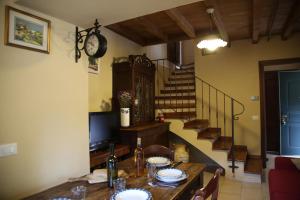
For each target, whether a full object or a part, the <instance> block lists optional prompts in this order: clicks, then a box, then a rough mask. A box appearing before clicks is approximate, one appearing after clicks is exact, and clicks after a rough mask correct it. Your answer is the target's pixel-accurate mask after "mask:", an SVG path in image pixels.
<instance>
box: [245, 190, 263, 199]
mask: <svg viewBox="0 0 300 200" xmlns="http://www.w3.org/2000/svg"><path fill="white" fill-rule="evenodd" d="M241 197H242V200H250V199H252V200H263V199H264V195H263V193H262V188H255V187H252V188H243V189H242V195H241Z"/></svg>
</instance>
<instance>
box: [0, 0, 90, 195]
mask: <svg viewBox="0 0 300 200" xmlns="http://www.w3.org/2000/svg"><path fill="white" fill-rule="evenodd" d="M6 3H7V1H0V27H1V28H0V94H1V98H0V110H1V112H0V144H6V143H12V142H16V143H17V144H18V154H17V155H15V156H9V157H0V199H19V198H21V197H24V196H27V195H30V194H32V193H35V192H39V191H41V190H44V189H46V188H49V187H51V186H54V185H57V184H59V183H62V182H65V181H66V180H67V178H69V177H76V176H81V175H84V174H87V173H88V172H89V138H88V73H87V62H86V61H84V59H81V60H80V61H79V63H78V64H76V63H75V61H74V58H73V55H74V30H75V27H74V25H72V24H69V23H66V22H64V21H61V20H58V19H55V18H53V17H50V16H46V15H43V14H41V13H37V12H34V11H31V10H28V9H25V8H22V7H19V6H17V5H14V4H12V6H13V7H15V8H19V9H22V10H25V11H28V12H30V13H32V14H36V15H38V16H40V17H44V18H46V19H49V20H51V22H52V27H51V52H50V54H49V55H48V54H43V53H38V52H34V51H30V50H24V49H20V48H16V47H10V46H6V45H4V34H3V27H4V13H5V12H4V5H5V4H6Z"/></svg>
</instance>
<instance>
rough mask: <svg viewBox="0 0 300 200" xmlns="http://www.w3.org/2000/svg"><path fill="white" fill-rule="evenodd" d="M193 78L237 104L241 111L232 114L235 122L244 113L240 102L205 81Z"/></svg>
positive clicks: (243, 107) (243, 106)
mask: <svg viewBox="0 0 300 200" xmlns="http://www.w3.org/2000/svg"><path fill="white" fill-rule="evenodd" d="M195 78H196V79H198V80H200V81H201V82H203V83H205V84H206V85H207V86H209V87H211V88H213V89H215V90H216V91H218V92H219V93H221V94H223V95H224V96H226V97H228V98H230V99H232V100H233V101H234V102H236V103H237V104H239V105H240V106H241V107H242V110H241V111H240V112H239V113H236V114H234V117H235V120H238V119H239V118H238V116H239V115H242V114H243V113H244V112H245V105H244V104H243V103H241V102H240V101H238V100H237V99H235V98H233V97H232V96H230V95H229V94H227V93H225V92H223V91H222V90H220V89H218V88H216V87H214V86H213V85H211V84H209V83H208V82H207V81H205V80H203V79H202V78H200V77H198V76H196V75H195Z"/></svg>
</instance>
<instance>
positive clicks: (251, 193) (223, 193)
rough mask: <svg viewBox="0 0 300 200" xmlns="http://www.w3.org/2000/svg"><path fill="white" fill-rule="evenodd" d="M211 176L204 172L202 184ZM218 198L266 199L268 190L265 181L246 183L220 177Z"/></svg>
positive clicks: (227, 199)
mask: <svg viewBox="0 0 300 200" xmlns="http://www.w3.org/2000/svg"><path fill="white" fill-rule="evenodd" d="M212 177H213V174H211V173H204V185H206V184H207V183H208V182H209V180H210V179H211V178H212ZM219 192H220V193H219V197H220V198H219V200H236V199H238V200H268V199H269V191H268V184H267V183H262V184H259V183H246V182H241V181H236V180H232V179H228V178H226V177H223V176H222V177H221V178H220V188H219Z"/></svg>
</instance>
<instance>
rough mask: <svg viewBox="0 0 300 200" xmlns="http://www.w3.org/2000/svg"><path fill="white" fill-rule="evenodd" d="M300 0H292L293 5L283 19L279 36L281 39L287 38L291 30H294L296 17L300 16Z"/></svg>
mask: <svg viewBox="0 0 300 200" xmlns="http://www.w3.org/2000/svg"><path fill="white" fill-rule="evenodd" d="M299 13H300V1H299V0H294V3H293V5H292V6H291V10H290V12H289V15H288V17H287V19H286V21H285V24H284V27H283V30H282V34H281V38H282V39H283V40H287V39H288V37H289V36H291V34H292V32H293V30H294V25H295V23H296V21H297V19H298V18H299V17H300V14H299Z"/></svg>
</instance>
